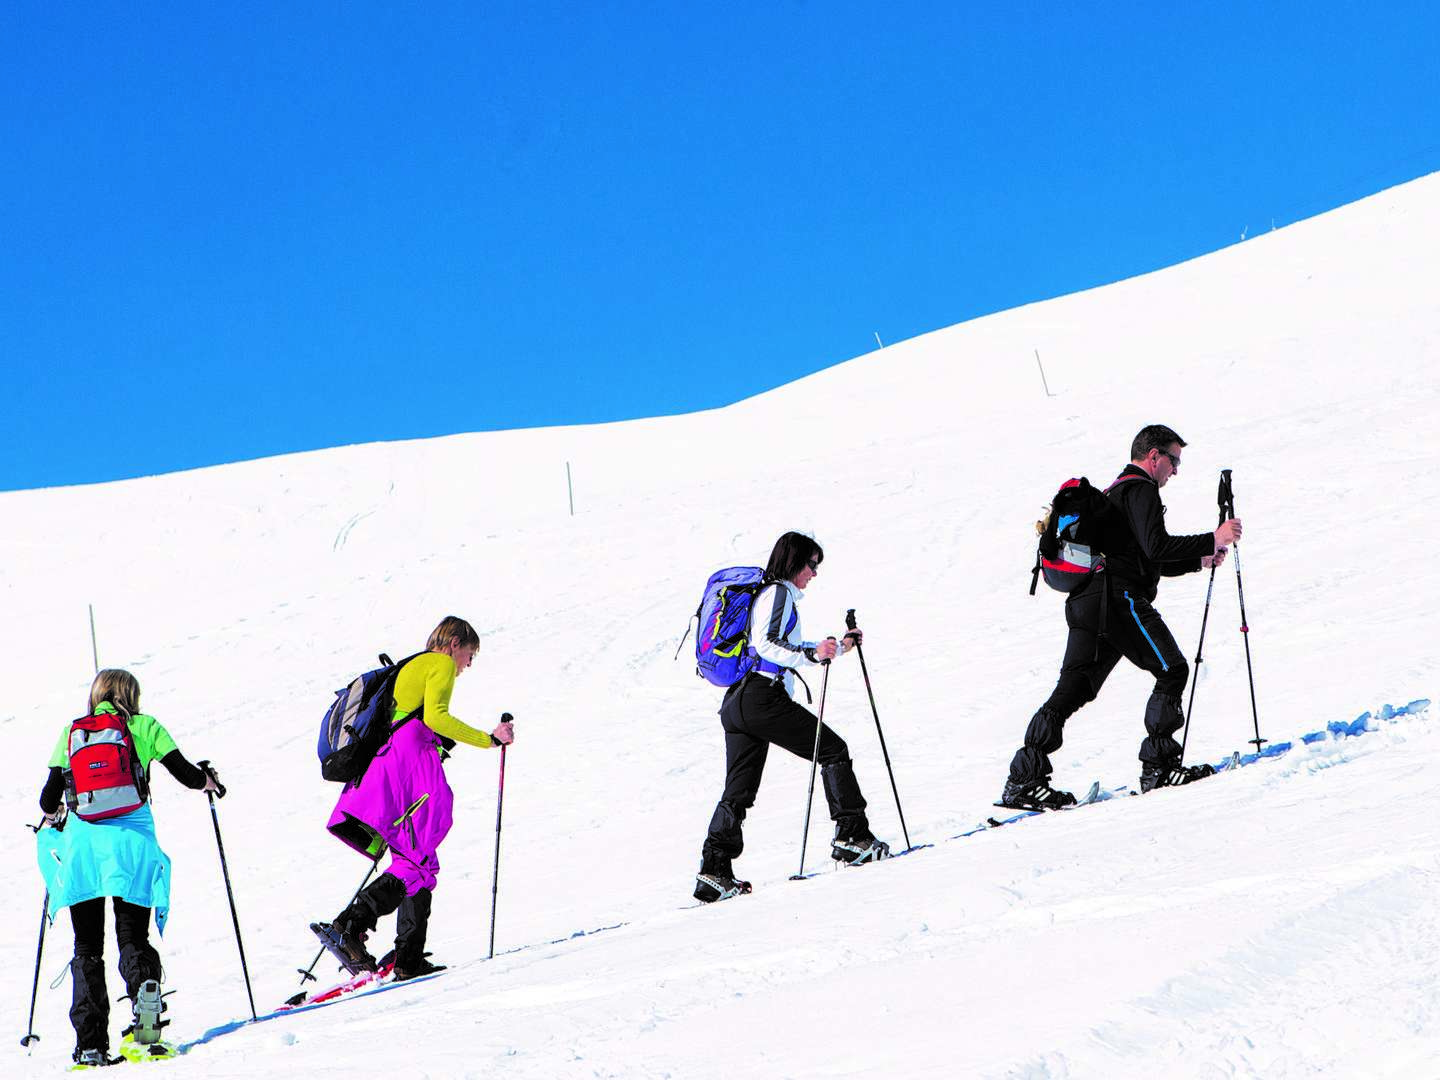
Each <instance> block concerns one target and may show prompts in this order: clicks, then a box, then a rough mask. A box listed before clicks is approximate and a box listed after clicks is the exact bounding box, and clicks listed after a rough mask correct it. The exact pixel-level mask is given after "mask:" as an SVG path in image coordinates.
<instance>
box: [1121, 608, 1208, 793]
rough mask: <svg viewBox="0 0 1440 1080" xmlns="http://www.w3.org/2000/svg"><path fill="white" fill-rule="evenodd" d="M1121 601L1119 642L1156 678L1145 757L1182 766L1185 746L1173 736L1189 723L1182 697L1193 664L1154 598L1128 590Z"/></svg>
mask: <svg viewBox="0 0 1440 1080" xmlns="http://www.w3.org/2000/svg"><path fill="white" fill-rule="evenodd" d="M1122 602H1123V604H1124V608H1123V610H1122V611H1119V612H1117V613H1116V614H1117V615H1119V619H1118V620H1117V621H1118V622H1119V623H1120V624H1121V625H1122V626H1123V627H1124V631H1123V635H1118V636H1117V641H1118V642H1119V643H1120V644H1121V647H1122V648H1123V649H1124V652H1125V656H1126V658H1127V659H1128V660H1130V661H1131V662H1132V663H1133V664H1135V665H1136V666H1137V667H1140V668H1143V669H1144V670H1145V671H1148V672H1149V673H1150V674H1152V675H1154V676H1155V688H1154V690H1153V691H1152V692H1151V694H1150V698H1149V700H1148V701H1147V702H1146V703H1145V733H1146V734H1145V739H1144V741H1143V742H1141V744H1140V760H1141V761H1142V762H1143V763H1144V764H1146V765H1149V766H1154V767H1155V768H1160V769H1168V768H1173V767H1175V766H1178V765H1179V764H1180V744H1179V743H1178V742H1176V740H1175V737H1174V736H1175V733H1176V732H1177V731H1179V730H1180V728H1181V727H1183V726H1184V724H1185V711H1184V708H1183V706H1182V704H1181V695H1182V694H1183V693H1184V690H1185V683H1186V681H1187V680H1188V679H1189V677H1190V665H1189V664H1188V663H1186V661H1185V657H1184V654H1182V653H1181V652H1180V647H1179V646H1178V645H1176V644H1175V638H1174V636H1173V635H1172V634H1171V633H1170V628H1169V627H1167V626H1166V625H1165V620H1164V619H1162V618H1161V617H1160V613H1159V612H1158V611H1156V610H1155V609H1154V608H1153V607H1152V606H1151V605H1150V603H1149V601H1147V600H1145V599H1144V598H1143V597H1137V596H1135V595H1134V594H1133V593H1131V592H1125V593H1122Z"/></svg>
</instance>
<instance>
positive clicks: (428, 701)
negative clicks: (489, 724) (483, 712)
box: [421, 654, 495, 747]
mask: <svg viewBox="0 0 1440 1080" xmlns="http://www.w3.org/2000/svg"><path fill="white" fill-rule="evenodd" d="M437 655H438V654H437ZM446 659H447V660H449V657H446ZM454 689H455V664H454V661H451V662H450V663H448V664H434V665H433V666H432V667H430V669H429V670H428V671H427V672H426V673H425V711H424V712H423V713H422V714H421V719H422V720H424V721H425V726H426V727H428V728H429V729H430V730H431V731H433V732H435V734H437V735H439V736H440V737H441V738H444V739H454V740H455V741H456V742H461V743H465V744H466V745H468V746H480V747H489V746H494V745H495V740H494V739H493V738H491V737H490V736H489V735H488V734H487V733H485V732H483V731H481V730H480V729H479V728H473V727H471V726H470V725H469V724H467V723H465V722H464V721H463V720H460V719H459V718H457V717H455V716H452V715H450V694H451V692H452V691H453V690H454Z"/></svg>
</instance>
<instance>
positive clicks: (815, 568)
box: [805, 559, 820, 574]
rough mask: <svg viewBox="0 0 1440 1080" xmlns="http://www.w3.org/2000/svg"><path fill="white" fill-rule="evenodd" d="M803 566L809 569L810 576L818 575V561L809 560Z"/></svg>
mask: <svg viewBox="0 0 1440 1080" xmlns="http://www.w3.org/2000/svg"><path fill="white" fill-rule="evenodd" d="M805 565H806V566H808V567H809V568H810V572H811V573H812V574H818V573H819V572H820V560H819V559H811V560H810V561H809V562H807V563H806V564H805Z"/></svg>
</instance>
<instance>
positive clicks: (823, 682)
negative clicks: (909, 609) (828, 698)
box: [790, 638, 835, 881]
mask: <svg viewBox="0 0 1440 1080" xmlns="http://www.w3.org/2000/svg"><path fill="white" fill-rule="evenodd" d="M830 640H831V641H834V640H835V639H834V638H831V639H830ZM821 666H822V667H823V668H824V669H825V671H824V673H823V674H822V675H821V676H820V711H819V712H818V713H817V714H816V715H815V749H813V750H811V751H810V791H809V793H808V794H807V795H806V796H805V831H804V832H802V833H801V834H800V869H799V870H796V871H795V873H794V874H792V875H791V877H790V880H791V881H799V880H801V879H802V878H804V876H805V845H806V844H807V843H808V842H809V840H810V808H811V807H812V806H814V805H815V770H816V769H817V768H819V765H820V732H821V731H822V730H823V729H824V727H825V689H826V687H828V686H829V685H830V661H829V660H825V661H823V662H822V663H821Z"/></svg>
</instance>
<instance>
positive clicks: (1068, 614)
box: [1010, 581, 1120, 788]
mask: <svg viewBox="0 0 1440 1080" xmlns="http://www.w3.org/2000/svg"><path fill="white" fill-rule="evenodd" d="M1105 602H1107V591H1106V585H1105V582H1103V581H1100V582H1094V583H1092V584H1091V585H1090V586H1089V587H1087V588H1086V589H1085V591H1084V592H1083V593H1081V594H1080V595H1079V596H1076V597H1074V598H1072V599H1070V600H1068V601H1066V604H1065V622H1066V625H1067V626H1068V627H1069V635H1068V637H1067V638H1066V641H1065V658H1064V659H1063V660H1062V661H1061V664H1060V678H1059V680H1058V681H1057V682H1056V683H1055V689H1054V690H1052V691H1051V693H1050V696H1049V698H1047V699H1046V701H1045V704H1043V705H1041V706H1040V708H1039V709H1037V710H1036V712H1035V715H1034V716H1032V717H1031V718H1030V723H1029V726H1028V727H1026V729H1025V743H1024V745H1023V746H1021V747H1020V749H1019V750H1017V751H1016V752H1015V756H1014V757H1013V758H1012V759H1011V761H1010V784H1011V785H1012V786H1014V787H1018V788H1027V787H1030V786H1031V785H1033V784H1036V783H1040V782H1042V781H1048V780H1049V779H1050V775H1051V773H1052V772H1053V771H1054V766H1053V765H1052V764H1051V761H1050V755H1051V754H1053V753H1054V752H1055V751H1056V750H1059V749H1060V745H1061V743H1062V742H1063V740H1064V732H1065V721H1066V720H1068V719H1069V718H1070V717H1071V716H1072V715H1074V714H1075V712H1076V711H1077V710H1079V709H1080V707H1081V706H1082V705H1086V704H1088V703H1089V702H1091V701H1094V700H1095V698H1096V696H1097V695H1098V694H1099V693H1100V687H1102V686H1103V685H1105V680H1106V679H1107V678H1108V677H1109V675H1110V672H1111V671H1113V670H1114V668H1115V665H1116V663H1117V662H1119V659H1120V653H1119V652H1118V651H1117V650H1116V649H1115V648H1113V647H1112V646H1111V645H1110V643H1109V641H1108V640H1107V638H1106V637H1102V636H1101V633H1100V624H1101V606H1100V605H1101V604H1102V603H1105ZM1106 614H1107V618H1108V615H1109V614H1112V613H1108V612H1107V613H1106Z"/></svg>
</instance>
